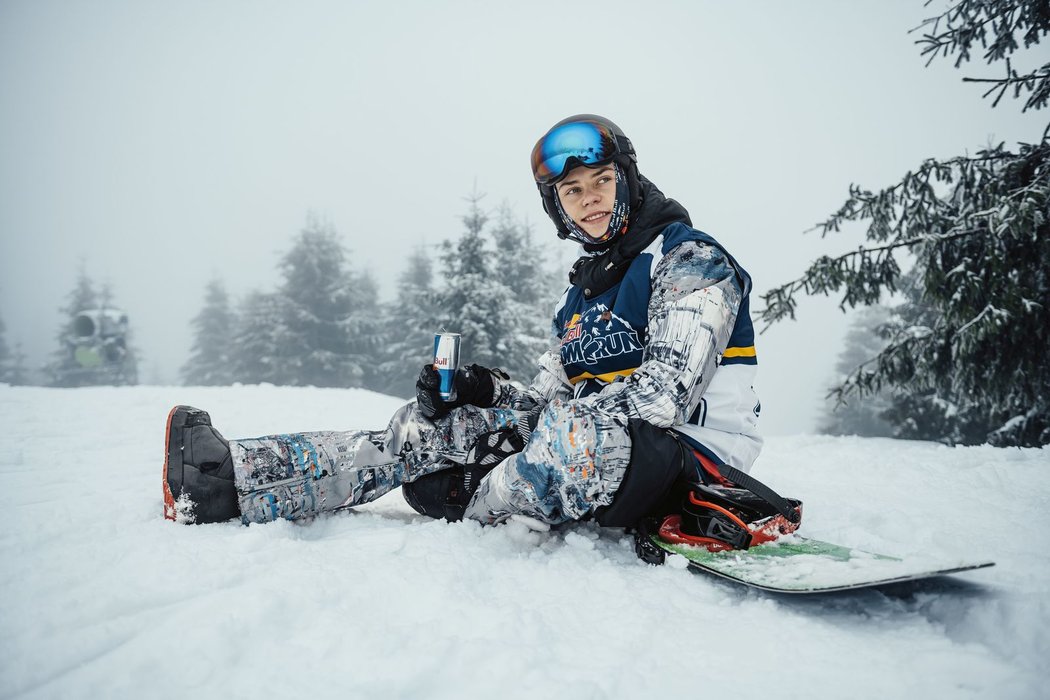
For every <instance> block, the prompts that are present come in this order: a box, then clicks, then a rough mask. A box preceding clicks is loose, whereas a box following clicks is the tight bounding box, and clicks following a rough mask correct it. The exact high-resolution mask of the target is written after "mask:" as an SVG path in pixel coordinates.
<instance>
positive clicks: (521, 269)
mask: <svg viewBox="0 0 1050 700" xmlns="http://www.w3.org/2000/svg"><path fill="white" fill-rule="evenodd" d="M492 237H493V239H494V241H495V244H496V246H495V255H494V258H493V259H494V262H495V270H496V271H497V274H498V277H499V279H500V281H501V282H502V283H503V284H504V285H505V286H506V287H507V288H508V289H509V290H510V297H509V298H508V299H507V307H508V313H509V314H510V315H511V316H513V317H514V318H516V319H517V323H516V324H514V326H513V328H512V335H510V336H508V337H507V338H505V339H504V345H505V346H506V352H505V355H504V358H505V359H504V360H503V364H502V365H501V366H502V367H503V368H504V369H506V370H507V372H508V373H509V374H510V376H511V377H513V378H515V379H517V380H519V381H522V382H524V383H528V382H529V381H530V380H531V379H532V378H533V376H535V374H536V371H537V366H536V360H537V358H539V356H540V355H541V354H542V353H543V352H544V350H546V349H547V346H548V343H549V342H550V337H551V318H552V316H553V309H554V302H555V301H556V298H557V295H559V294H561V292H562V291H563V289H562V287H563V285H561V284H560V280H556V278H555V276H554V275H553V274H552V273H551V272H550V271H549V267H548V264H547V256H546V255H545V253H544V251H543V250H542V249H541V248H540V247H539V246H537V245H536V242H535V240H534V237H533V235H532V229H531V228H530V227H529V226H528V225H527V224H526V223H523V222H518V221H515V220H514V216H513V212H512V211H511V209H510V208H509V207H508V206H506V205H504V206H503V207H501V208H500V210H499V212H498V215H497V219H496V226H495V227H494V228H493V231H492Z"/></svg>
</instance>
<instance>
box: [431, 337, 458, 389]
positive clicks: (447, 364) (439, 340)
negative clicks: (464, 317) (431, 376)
mask: <svg viewBox="0 0 1050 700" xmlns="http://www.w3.org/2000/svg"><path fill="white" fill-rule="evenodd" d="M461 340H462V336H460V334H459V333H436V334H435V335H434V369H436V370H437V372H438V375H439V376H440V377H441V385H440V388H439V389H438V392H439V393H440V395H441V400H442V401H455V400H456V382H455V380H456V370H457V369H459V344H460V341H461Z"/></svg>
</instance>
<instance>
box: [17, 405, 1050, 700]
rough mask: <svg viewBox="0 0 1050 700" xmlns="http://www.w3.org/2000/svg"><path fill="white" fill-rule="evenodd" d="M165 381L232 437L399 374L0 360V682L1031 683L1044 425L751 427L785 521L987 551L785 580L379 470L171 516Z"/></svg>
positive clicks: (849, 689)
mask: <svg viewBox="0 0 1050 700" xmlns="http://www.w3.org/2000/svg"><path fill="white" fill-rule="evenodd" d="M176 403H188V404H191V405H195V406H198V407H201V408H205V409H207V410H208V411H209V412H210V413H211V415H212V419H213V421H214V423H215V425H216V426H217V427H218V428H219V429H220V430H222V431H223V433H224V434H225V435H226V436H228V437H254V436H259V435H266V434H272V433H281V432H295V431H308V430H321V429H351V428H358V427H363V428H381V427H383V426H384V425H385V422H386V418H387V417H388V416H389V415H390V414H391V413H392V412H393V411H394V409H395V408H396V407H397V406H398V405H399V403H400V401H399V400H398V399H394V398H391V397H387V396H382V395H379V394H374V393H370V392H366V391H358V390H327V389H311V388H277V387H272V386H243V387H242V386H237V387H232V388H231V387H227V388H179V387H131V388H108V387H105V388H89V389H42V388H28V387H27V388H18V387H2V386H0V423H2V425H3V433H2V434H3V437H2V438H0V518H2V520H0V559H2V561H3V568H2V569H0V651H2V653H0V697H4V698H7V697H19V698H23V697H24V698H103V697H105V698H146V697H150V698H193V699H194V700H198V699H201V698H241V697H266V698H328V697H332V698H336V697H338V698H454V699H456V700H463V699H465V698H529V699H534V698H548V697H556V698H572V699H573V700H581V699H584V698H646V697H652V698H684V697H707V698H712V697H715V698H717V697H735V698H778V699H782V698H879V699H880V700H884V699H885V698H903V697H913V698H928V699H933V698H957V697H958V698H968V697H978V698H1037V697H1043V698H1045V697H1046V695H1045V693H1046V688H1045V683H1046V681H1047V672H1046V668H1047V667H1046V659H1047V657H1048V655H1050V554H1048V552H1050V549H1048V547H1047V544H1046V539H1045V534H1044V531H1045V526H1044V521H1045V520H1046V519H1047V517H1048V513H1050V451H1047V450H1035V449H996V448H992V447H972V448H950V447H945V446H942V445H937V444H932V443H923V442H904V441H894V440H883V439H878V440H875V439H858V438H831V437H815V436H797V437H789V438H775V439H771V440H769V441H768V443H767V445H766V448H765V451H764V452H763V454H762V457H761V458H760V460H759V462H758V464H757V465H756V466H755V469H754V470H753V472H752V473H753V474H754V475H755V476H757V477H758V478H760V479H762V480H764V481H766V482H768V483H769V484H770V485H772V486H774V487H775V488H777V489H778V490H779V491H781V492H782V493H784V494H786V495H790V496H795V497H798V498H801V499H803V500H804V501H805V519H804V522H803V526H802V530H801V533H802V534H805V535H808V536H810V537H816V538H820V539H825V540H830V541H833V542H838V543H842V544H848V545H852V546H855V547H860V548H864V549H868V550H871V551H877V552H882V553H885V554H891V555H895V556H899V557H904V558H911V557H915V558H927V559H943V560H947V561H953V562H954V561H959V560H975V561H981V560H986V559H993V560H995V561H996V562H997V565H996V566H995V567H993V568H991V569H984V570H980V571H975V572H970V573H966V574H961V575H957V576H953V577H950V578H943V579H936V580H934V581H932V582H927V583H925V584H923V585H913V586H908V587H903V588H901V587H898V588H896V589H891V590H882V591H875V590H867V591H858V592H852V593H844V594H833V595H825V596H820V597H805V598H800V597H790V596H783V595H781V596H777V595H772V594H764V593H759V592H756V591H753V590H747V589H744V588H742V587H739V586H736V585H734V584H731V583H727V582H723V581H721V580H718V579H714V578H710V577H706V576H700V575H696V574H693V573H691V572H690V571H689V570H687V569H684V568H682V566H681V565H680V563H672V564H671V565H666V566H662V567H652V566H646V565H645V564H643V563H641V562H640V561H639V560H638V559H637V558H636V557H635V555H634V553H633V550H632V546H631V542H630V539H629V538H628V537H627V536H625V535H624V533H623V532H622V531H619V530H602V529H599V528H596V527H594V526H592V525H576V526H574V527H570V528H567V529H563V530H559V531H554V532H550V533H536V532H532V531H529V530H528V529H526V528H525V527H524V526H523V525H521V524H517V523H514V524H510V525H506V526H501V527H493V528H483V527H481V526H480V525H477V524H475V523H471V522H466V523H457V524H447V523H445V522H441V521H434V520H428V519H426V518H424V517H422V516H420V515H417V514H416V513H415V512H413V511H412V510H411V509H410V508H409V507H408V506H407V505H406V504H405V502H404V500H403V499H402V497H401V495H400V493H399V492H395V493H392V494H390V495H388V496H386V497H384V498H381V499H380V500H378V501H377V502H375V503H373V504H370V505H368V506H365V507H362V508H360V509H357V510H355V511H352V512H350V511H347V512H341V513H336V514H331V515H328V516H325V517H320V518H317V519H316V520H314V521H312V522H301V523H292V522H285V521H282V522H277V523H272V524H269V525H262V526H258V525H253V526H251V527H244V526H242V525H240V524H239V523H234V522H231V523H223V524H217V525H203V526H186V525H177V524H175V523H171V522H168V521H165V520H164V519H163V518H162V516H161V464H162V459H163V450H164V435H163V432H164V421H165V418H166V416H167V412H168V409H169V408H170V407H171V406H172V405H174V404H176ZM678 559H680V558H678Z"/></svg>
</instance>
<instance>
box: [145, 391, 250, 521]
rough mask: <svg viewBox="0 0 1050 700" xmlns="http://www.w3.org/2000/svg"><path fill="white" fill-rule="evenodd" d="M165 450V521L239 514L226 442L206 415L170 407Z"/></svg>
mask: <svg viewBox="0 0 1050 700" xmlns="http://www.w3.org/2000/svg"><path fill="white" fill-rule="evenodd" d="M165 447H166V450H165V454H164V517H165V518H167V519H168V520H177V521H180V522H190V523H217V522H221V521H223V520H229V519H231V518H236V517H239V516H240V514H241V512H240V509H239V508H238V507H237V488H236V487H235V486H234V483H233V459H232V458H231V456H230V443H229V442H228V441H227V440H226V439H225V438H223V436H222V435H220V434H219V431H218V430H216V429H215V428H213V427H212V425H211V417H210V416H209V415H208V414H207V412H205V411H202V410H200V409H199V408H193V407H192V406H176V407H175V408H173V409H171V412H170V413H169V414H168V430H167V438H166V442H165Z"/></svg>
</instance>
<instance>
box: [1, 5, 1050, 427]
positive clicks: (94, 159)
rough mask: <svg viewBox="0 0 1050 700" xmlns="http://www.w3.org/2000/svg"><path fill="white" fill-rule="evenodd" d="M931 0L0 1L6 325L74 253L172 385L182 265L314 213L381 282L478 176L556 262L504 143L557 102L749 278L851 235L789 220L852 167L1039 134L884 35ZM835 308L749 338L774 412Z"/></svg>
mask: <svg viewBox="0 0 1050 700" xmlns="http://www.w3.org/2000/svg"><path fill="white" fill-rule="evenodd" d="M940 4H941V3H936V4H935V5H933V6H931V7H929V8H924V7H923V5H922V2H921V1H920V0H892V1H887V0H864V1H859V0H858V1H851V2H843V1H842V0H821V1H815V0H805V1H799V2H791V3H787V2H776V1H772V0H770V1H752V2H747V3H726V2H714V1H684V0H683V1H682V2H659V1H652V0H650V1H647V2H640V1H636V2H614V1H607V2H595V3H587V4H580V3H574V4H569V3H564V2H552V1H538V2H507V3H502V2H494V1H492V0H489V1H487V2H482V1H478V2H466V1H463V2H436V1H433V0H432V1H429V2H426V1H422V0H411V1H410V0H400V1H399V2H354V3H351V2H318V1H301V2H258V1H253V2H247V1H243V2H232V1H225V2H196V1H189V2H187V1H180V2H148V1H142V0H136V1H132V0H127V1H126V2H115V1H103V0H96V1H94V2H52V1H41V0H35V1H28V0H27V1H15V2H12V1H11V0H0V85H2V91H0V317H2V318H3V320H4V322H5V323H6V325H7V342H8V344H9V345H11V346H14V345H15V344H18V343H20V344H21V345H22V347H23V350H24V351H25V352H26V354H27V355H28V356H29V360H30V361H31V362H32V363H34V364H37V363H41V362H43V361H44V360H45V359H46V356H47V355H48V354H49V353H50V352H51V351H52V349H53V348H54V347H55V334H56V331H57V328H58V326H59V324H60V322H61V319H60V318H59V315H58V312H57V309H58V307H59V306H61V305H62V303H63V301H64V299H65V297H66V295H67V294H68V292H69V291H70V289H71V288H72V285H73V281H74V278H75V275H76V270H77V266H78V261H80V260H83V261H84V262H85V264H86V270H87V272H88V274H89V275H90V276H91V277H93V278H94V279H95V280H96V281H98V282H108V283H110V284H111V286H112V288H113V291H114V294H115V298H116V301H117V303H118V304H119V305H121V306H123V307H124V308H125V309H126V310H127V311H128V313H129V315H130V317H131V321H132V325H133V329H134V332H135V334H136V344H137V347H138V348H139V350H140V352H141V359H142V366H141V374H142V378H143V380H144V381H169V382H174V381H175V380H176V378H177V370H178V367H179V366H180V365H181V364H182V362H183V361H184V360H185V358H186V356H187V353H188V350H189V345H190V341H191V338H190V331H189V321H190V319H191V318H192V317H193V316H194V315H195V314H196V313H197V312H198V310H199V309H200V305H201V301H202V298H203V286H204V284H205V282H206V281H207V280H208V279H209V278H211V277H212V276H216V275H218V276H221V277H222V278H223V279H224V280H225V281H226V284H227V288H228V289H229V291H230V292H231V293H232V294H233V295H234V297H235V298H240V297H241V296H242V295H243V294H245V293H246V292H248V291H250V290H253V289H259V288H263V289H269V288H272V286H273V285H274V275H275V263H276V261H277V259H278V257H279V255H280V253H281V252H282V251H284V250H286V249H287V247H288V245H289V241H290V239H291V237H292V236H293V235H294V234H295V233H296V232H297V231H298V230H299V229H300V228H301V227H302V225H303V223H304V222H305V220H306V216H307V213H308V212H310V211H313V212H316V213H317V214H319V215H320V216H322V217H324V218H326V219H327V220H329V221H330V222H332V223H333V224H334V225H335V226H336V228H337V229H338V230H339V231H340V232H341V233H342V234H343V236H344V237H345V240H346V242H347V243H348V245H349V247H350V248H351V250H352V252H353V254H354V264H355V265H356V266H357V267H359V268H362V269H363V268H367V269H369V270H371V271H373V273H374V274H375V275H376V276H377V277H378V278H379V279H380V280H381V282H382V283H383V284H384V285H386V286H385V290H387V291H388V290H389V289H390V281H391V280H392V279H393V278H394V277H396V275H397V274H398V273H399V272H400V271H401V270H402V256H403V254H404V252H405V251H406V250H409V249H410V248H411V247H412V246H416V245H419V244H435V243H437V242H439V241H441V240H443V239H445V238H448V237H451V236H455V235H457V234H458V233H459V231H460V228H461V226H460V222H459V216H460V215H461V213H462V212H463V209H464V202H463V200H462V197H463V196H464V195H466V194H467V193H468V192H469V191H470V190H471V189H472V187H473V186H474V183H475V182H477V185H478V189H479V190H481V191H484V192H486V193H488V197H487V198H486V200H485V203H486V204H489V205H491V206H492V207H493V208H494V207H496V206H497V205H498V204H500V203H501V202H504V201H506V202H508V203H509V204H511V205H512V206H513V207H514V208H515V210H516V211H517V212H518V214H519V215H520V216H522V217H527V218H528V219H529V220H530V221H532V222H533V224H534V225H535V230H536V232H537V234H538V235H539V236H541V237H549V238H548V240H549V245H550V246H551V249H552V250H557V251H560V253H559V254H560V255H561V256H562V257H563V259H565V260H571V259H574V257H575V255H574V252H575V251H574V250H573V249H572V245H571V244H569V243H564V242H561V241H558V240H557V238H555V236H554V233H553V226H552V225H551V224H550V222H549V220H548V219H547V218H546V216H545V215H544V214H543V211H542V209H541V207H540V203H539V198H538V196H537V195H536V191H535V187H534V185H533V183H532V180H531V175H530V171H529V168H528V165H527V163H526V161H527V159H528V155H529V151H530V150H531V148H532V145H533V143H534V142H535V140H536V139H537V138H538V136H539V135H540V134H542V133H543V132H544V131H545V130H546V129H547V128H548V127H549V126H550V125H551V124H553V123H554V122H555V121H557V120H559V119H561V118H563V117H565V116H568V115H570V114H575V113H579V112H594V113H598V114H603V115H606V116H608V117H610V118H612V119H613V120H614V121H616V122H617V123H619V125H620V126H621V127H623V128H624V130H625V131H626V132H627V134H628V135H629V136H630V137H631V139H632V140H633V141H634V143H635V146H636V148H637V149H638V151H639V166H640V169H641V171H642V172H643V173H644V174H646V175H647V176H648V177H649V178H650V179H652V180H653V181H654V182H656V183H657V185H658V186H660V187H661V189H663V190H664V192H665V193H667V194H668V195H669V196H671V197H674V198H675V199H677V200H679V201H680V202H682V203H683V204H684V205H685V206H686V208H688V209H689V211H690V213H691V215H692V219H693V223H694V225H696V226H697V227H698V228H701V229H703V230H705V231H707V232H708V233H711V234H712V235H714V236H715V237H716V238H718V239H719V240H720V241H722V242H723V243H724V244H725V245H726V246H727V247H728V248H729V250H730V251H731V252H732V253H733V254H734V255H735V256H736V257H737V258H738V260H740V262H741V263H742V264H743V265H744V266H745V267H746V268H747V269H748V270H749V271H750V272H751V274H752V276H753V278H754V280H755V286H756V291H757V292H762V291H765V290H767V289H769V288H770V287H773V286H776V285H777V284H780V283H782V282H785V281H788V280H789V279H792V278H794V277H796V276H798V275H799V274H800V273H801V271H802V270H803V269H804V267H805V266H806V265H807V263H809V262H810V261H811V260H812V259H813V258H814V257H816V256H817V255H819V254H821V253H824V252H831V253H834V252H843V251H845V250H848V249H850V248H855V247H856V246H857V245H858V244H859V243H860V241H861V238H860V236H859V235H858V234H854V235H842V236H839V237H837V238H835V239H831V240H826V241H821V240H820V238H819V236H818V235H817V234H816V233H810V234H806V235H803V231H805V230H806V229H808V228H809V227H810V226H812V225H813V224H814V223H816V222H817V221H818V220H820V219H822V218H823V217H824V216H826V215H827V214H828V213H830V212H831V211H833V210H834V209H836V208H837V206H838V205H839V204H841V202H842V201H843V199H844V198H845V195H846V192H847V188H848V186H849V184H850V183H851V182H856V183H859V184H863V185H865V186H868V187H871V188H875V187H878V186H883V185H887V184H890V183H892V182H893V181H895V180H896V179H898V178H899V177H900V176H901V175H902V174H903V173H904V172H905V171H907V170H908V169H909V168H912V167H914V166H916V165H917V164H918V163H919V162H920V161H921V160H922V159H923V158H925V157H929V156H935V157H948V156H952V155H957V154H961V153H964V152H967V151H969V152H971V153H972V152H973V151H974V150H976V149H978V148H980V147H981V146H983V145H985V144H987V143H988V142H989V140H992V139H994V140H1007V141H1008V142H1012V141H1017V140H1029V141H1033V140H1037V139H1038V138H1039V136H1040V135H1041V133H1042V130H1043V129H1044V128H1045V124H1046V119H1045V116H1044V115H1042V114H1040V113H1034V114H1029V115H1026V116H1021V115H1020V114H1019V112H1020V110H1019V108H1018V106H1017V105H1015V104H1013V103H1004V104H1003V105H1001V106H1000V107H999V108H997V109H995V110H993V109H991V107H990V106H989V103H988V102H987V101H982V100H981V98H980V92H981V90H980V88H978V87H975V86H972V85H965V84H963V83H962V82H961V80H960V79H961V77H962V75H964V74H966V75H975V74H983V75H987V74H989V69H987V68H985V67H984V66H983V64H973V65H971V66H970V67H969V68H968V69H965V68H964V70H962V71H956V70H953V69H952V68H951V66H950V63H940V64H935V65H934V66H931V67H930V68H924V59H923V58H922V57H920V55H919V49H918V48H917V47H916V46H915V45H914V43H913V42H914V41H915V38H916V37H915V36H914V35H909V34H908V33H907V30H908V29H910V28H912V27H914V26H916V25H917V24H919V22H920V21H921V20H922V19H923V18H924V17H927V16H929V15H931V14H933V11H934V8H935V7H938V6H940ZM1044 60H1045V59H1044ZM998 71H999V69H998V68H996V69H995V72H996V74H998ZM753 304H755V305H760V304H759V302H758V300H757V298H756V299H755V301H754V302H753ZM847 319H848V317H847V316H844V315H843V314H841V313H840V312H838V311H837V309H836V305H835V303H833V302H830V301H828V300H823V299H821V300H812V301H808V302H804V303H803V304H802V305H801V314H800V318H799V320H798V321H797V322H795V323H790V322H788V323H784V324H781V325H779V326H776V327H774V328H772V329H770V330H769V331H767V332H765V333H764V334H763V335H761V336H760V337H759V339H758V351H759V357H760V379H759V384H758V387H757V388H758V389H759V392H760V395H761V396H762V398H763V410H764V419H765V428H766V429H767V431H768V432H770V433H773V434H776V433H792V432H799V431H805V430H810V429H812V428H813V425H814V420H815V416H816V415H817V412H818V408H819V404H820V402H821V400H822V396H823V393H824V391H823V387H824V385H825V384H826V383H827V381H828V380H829V379H830V377H831V373H832V366H833V364H834V360H835V356H836V354H837V352H838V344H839V341H840V339H841V336H842V334H843V332H844V330H845V327H846V323H847Z"/></svg>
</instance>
